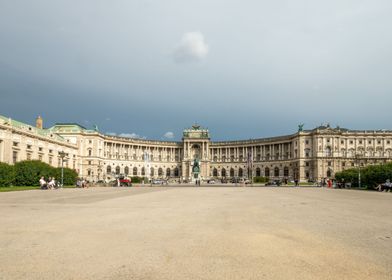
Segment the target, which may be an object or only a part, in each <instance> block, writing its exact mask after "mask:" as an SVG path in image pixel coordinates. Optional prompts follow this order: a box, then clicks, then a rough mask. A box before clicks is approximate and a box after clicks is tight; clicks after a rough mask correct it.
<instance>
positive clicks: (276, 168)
mask: <svg viewBox="0 0 392 280" xmlns="http://www.w3.org/2000/svg"><path fill="white" fill-rule="evenodd" d="M274 176H275V177H279V167H275V169H274Z"/></svg>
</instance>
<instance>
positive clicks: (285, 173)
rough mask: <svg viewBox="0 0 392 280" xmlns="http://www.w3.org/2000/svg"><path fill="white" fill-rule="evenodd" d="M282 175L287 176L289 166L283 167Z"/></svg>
mask: <svg viewBox="0 0 392 280" xmlns="http://www.w3.org/2000/svg"><path fill="white" fill-rule="evenodd" d="M283 176H285V177H289V168H288V167H287V166H286V167H285V168H284V169H283Z"/></svg>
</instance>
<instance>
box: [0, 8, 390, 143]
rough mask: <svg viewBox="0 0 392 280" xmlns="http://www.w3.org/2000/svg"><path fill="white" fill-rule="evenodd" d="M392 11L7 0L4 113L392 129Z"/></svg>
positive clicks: (241, 131)
mask: <svg viewBox="0 0 392 280" xmlns="http://www.w3.org/2000/svg"><path fill="white" fill-rule="evenodd" d="M222 7H224V9H222ZM391 11H392V4H391V2H390V1H383V0H380V1H370V0H366V1H337V0H333V1H305V0H301V1H245V2H244V1H242V2H238V1H223V0H219V1H218V0H216V1H206V0H205V1H204V0H202V1H200V0H199V1H179V0H177V1H174V0H171V1H164V2H162V3H161V2H159V3H158V2H156V1H136V0H135V1H125V0H124V1H104V0H100V1H92V0H90V1H87V0H84V1H77V2H74V3H72V4H71V3H70V2H69V1H61V0H58V1H49V0H37V1H33V2H32V1H4V0H3V1H0V38H1V44H0V96H1V103H0V114H3V115H9V116H11V117H13V118H16V119H20V120H22V121H30V122H31V121H33V119H34V118H35V116H36V115H38V114H42V115H43V116H45V120H47V122H48V123H53V122H56V121H76V122H80V123H82V124H86V122H85V121H88V123H87V124H86V125H89V124H91V125H92V124H98V126H99V127H100V129H101V130H103V131H106V132H115V133H117V134H121V133H123V134H124V135H142V136H143V137H147V138H155V139H160V138H162V135H164V134H165V133H166V132H172V133H173V135H176V136H177V137H179V136H180V135H181V130H182V129H183V128H185V127H188V126H190V125H191V124H192V123H194V122H198V123H200V124H202V125H204V126H208V127H209V128H210V130H211V132H212V135H213V137H214V138H215V139H216V138H219V139H224V138H231V139H232V138H251V137H253V138H255V137H261V136H271V135H276V134H285V133H291V132H294V131H295V130H296V125H297V124H298V123H301V122H304V123H305V127H308V128H310V127H313V126H316V125H319V124H320V123H321V122H327V121H328V122H330V123H331V124H339V125H341V126H345V127H352V128H391V127H390V122H389V119H390V117H391V110H390V104H391V101H392V94H391V89H392V80H391V79H390V73H391V72H392V55H391V51H390V49H391V47H392V35H391V32H390V30H389V29H390V26H392V20H391V17H390V14H391ZM195 31H198V35H197V36H196V38H195V36H193V37H192V36H191V37H192V38H190V39H189V38H188V39H187V37H186V36H187V35H186V34H195V33H194V32H195ZM192 32H193V33H192ZM183 36H184V37H183ZM181 38H183V39H182V41H181ZM201 39H202V40H201ZM209 50H211V51H209ZM176 54H177V58H178V54H181V58H182V59H181V60H178V59H177V60H175V61H173V55H176ZM175 57H176V56H175ZM184 58H186V59H184ZM176 61H177V62H178V61H196V62H197V63H176ZM108 119H109V120H108Z"/></svg>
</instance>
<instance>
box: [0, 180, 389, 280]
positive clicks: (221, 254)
mask: <svg viewBox="0 0 392 280" xmlns="http://www.w3.org/2000/svg"><path fill="white" fill-rule="evenodd" d="M0 212H1V216H0V225H1V226H0V279H160V280H161V279H214V280H215V279H222V280H223V279H301V280H303V279H312V280H314V279H377V280H382V279H389V280H390V279H392V193H377V192H364V191H354V190H331V189H320V188H276V187H275V188H274V187H271V188H267V187H253V188H252V187H219V186H215V187H152V188H151V187H133V188H90V189H63V190H55V191H40V190H34V191H23V192H9V193H0Z"/></svg>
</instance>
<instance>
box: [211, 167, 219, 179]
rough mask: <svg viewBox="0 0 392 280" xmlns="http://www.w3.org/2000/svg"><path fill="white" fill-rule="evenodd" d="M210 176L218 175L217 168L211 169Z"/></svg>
mask: <svg viewBox="0 0 392 280" xmlns="http://www.w3.org/2000/svg"><path fill="white" fill-rule="evenodd" d="M212 176H213V177H218V170H217V169H216V168H214V169H213V170H212Z"/></svg>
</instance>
